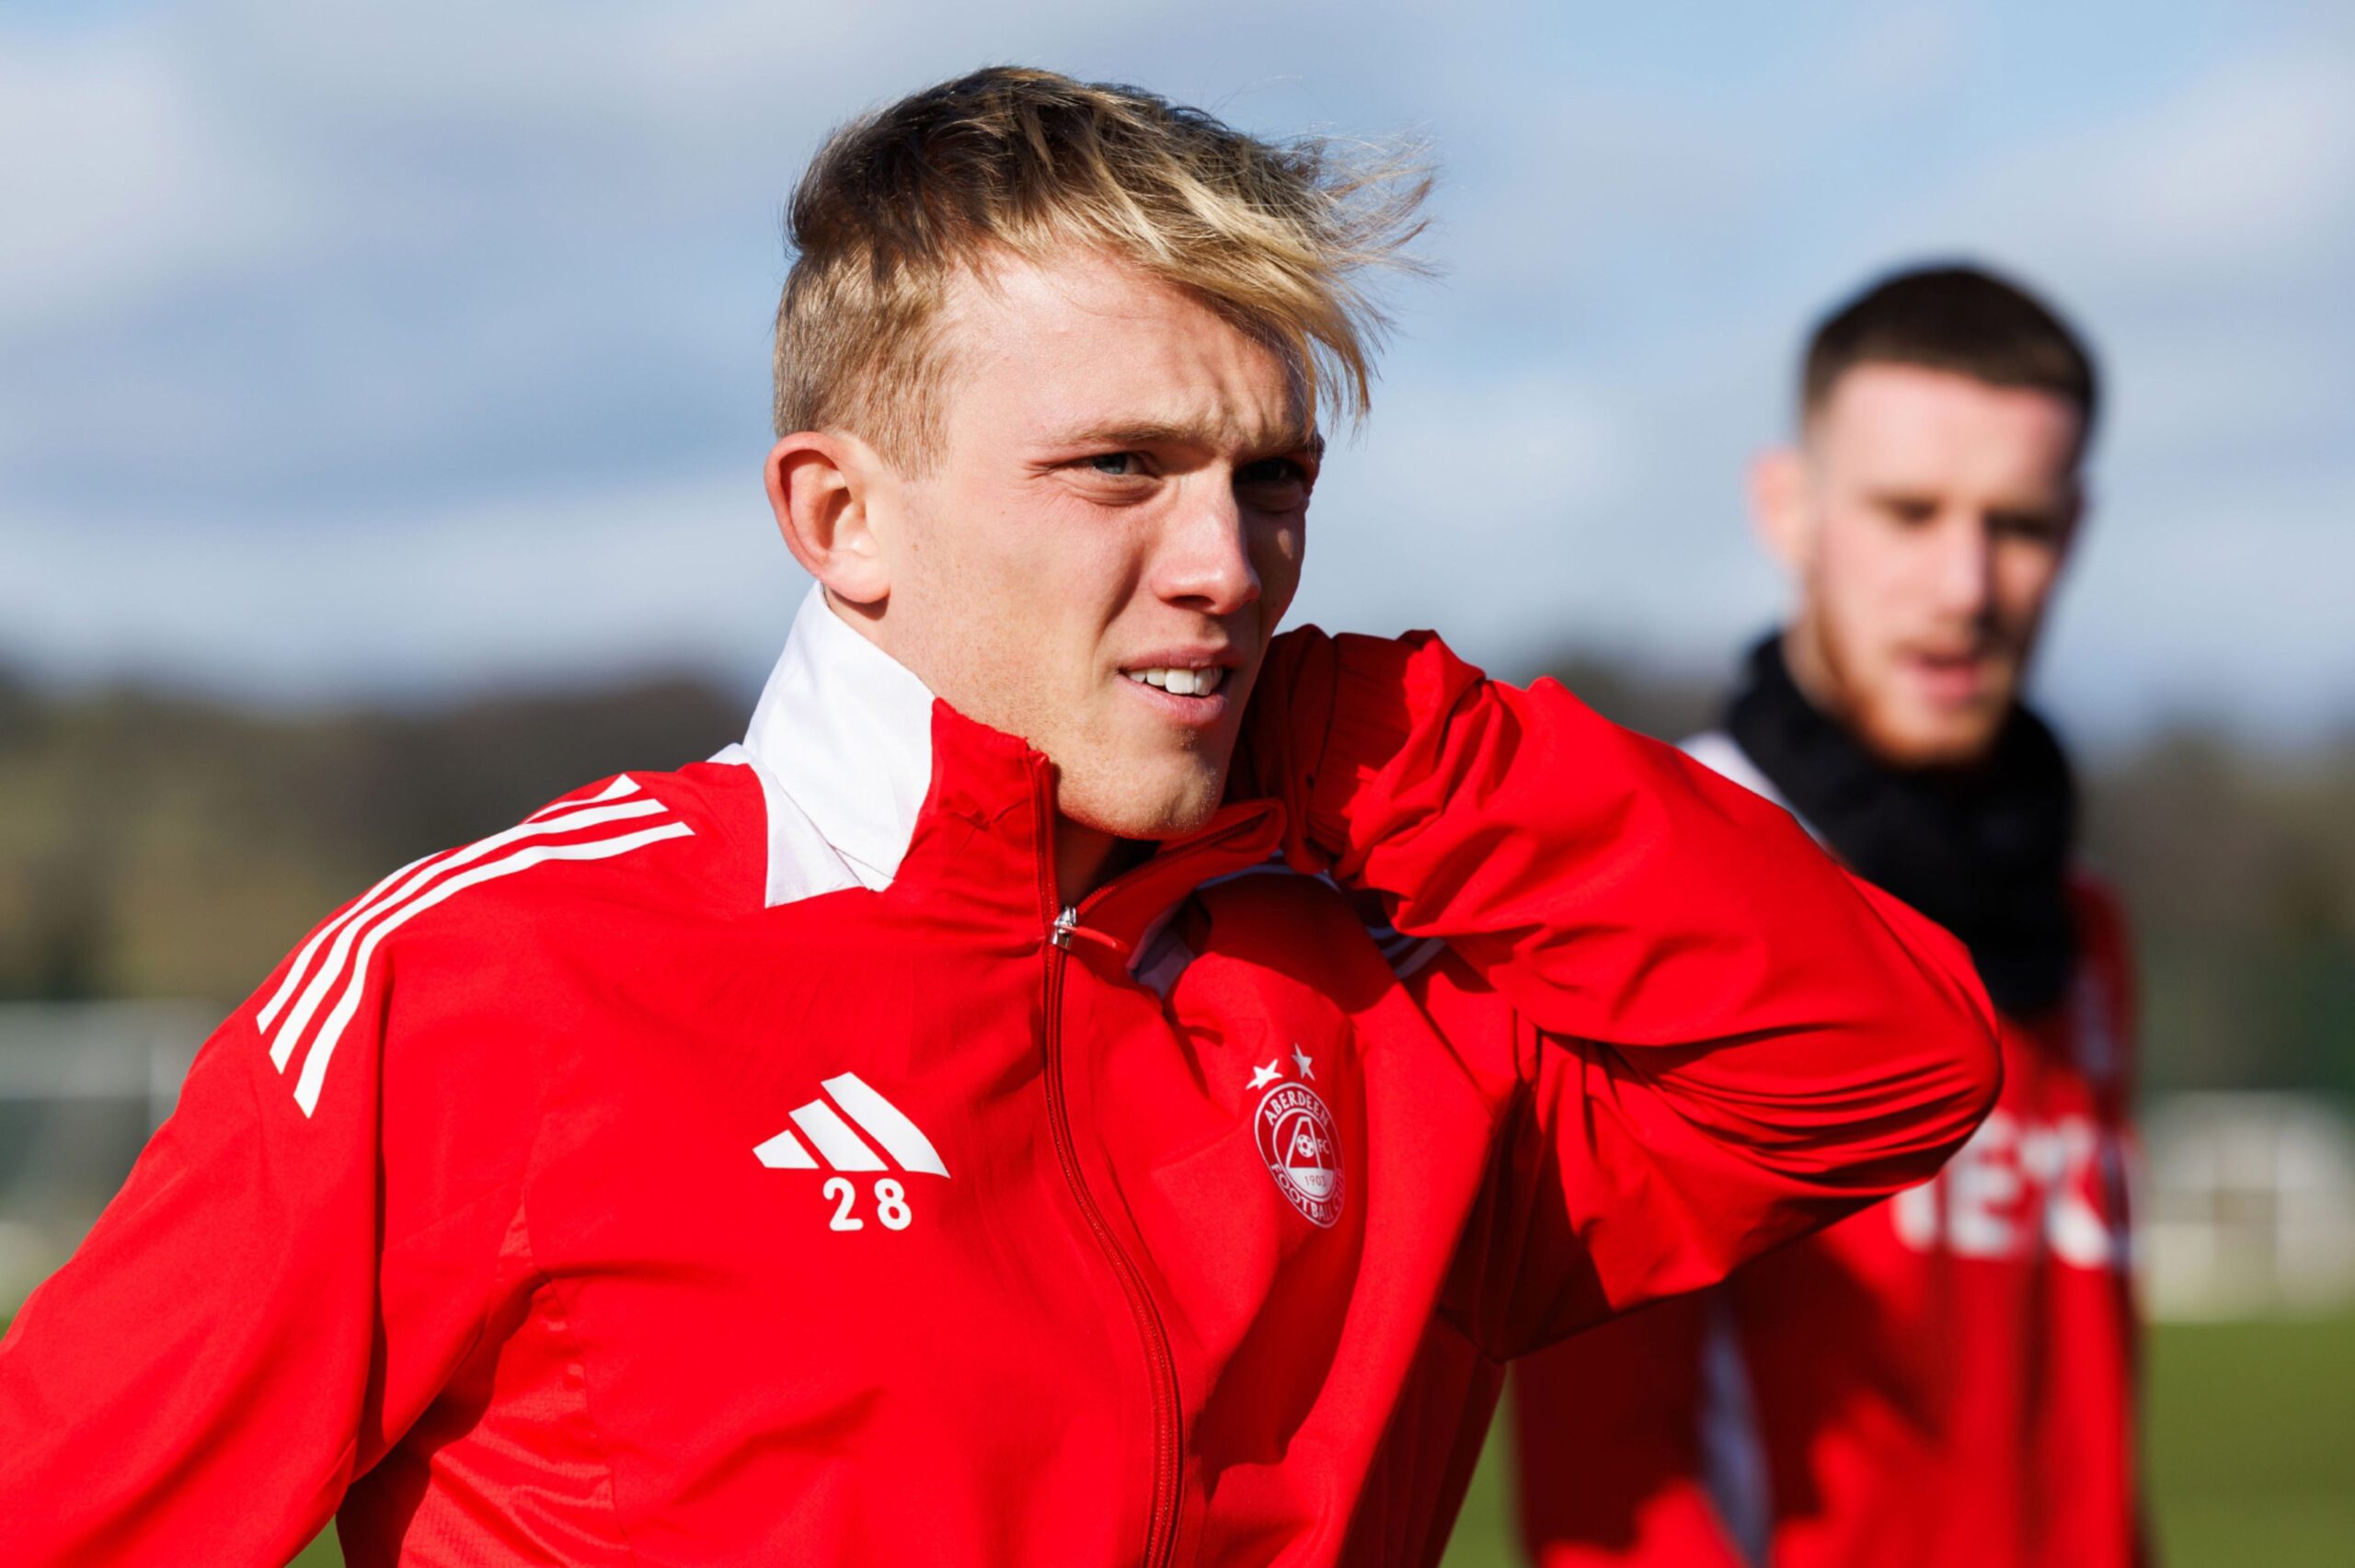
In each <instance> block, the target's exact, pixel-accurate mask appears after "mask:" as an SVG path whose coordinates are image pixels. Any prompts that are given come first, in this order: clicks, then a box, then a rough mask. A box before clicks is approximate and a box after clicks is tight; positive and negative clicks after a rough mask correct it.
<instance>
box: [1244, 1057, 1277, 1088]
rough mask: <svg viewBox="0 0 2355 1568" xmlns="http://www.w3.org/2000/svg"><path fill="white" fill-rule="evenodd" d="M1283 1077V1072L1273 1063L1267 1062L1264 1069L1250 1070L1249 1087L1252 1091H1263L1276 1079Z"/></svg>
mask: <svg viewBox="0 0 2355 1568" xmlns="http://www.w3.org/2000/svg"><path fill="white" fill-rule="evenodd" d="M1283 1075H1284V1070H1283V1069H1282V1068H1281V1067H1279V1066H1277V1065H1276V1064H1275V1063H1274V1062H1269V1064H1268V1065H1267V1066H1265V1067H1255V1068H1253V1069H1252V1070H1251V1087H1252V1088H1254V1089H1265V1088H1266V1087H1267V1086H1268V1085H1269V1084H1270V1083H1273V1082H1275V1081H1276V1080H1277V1079H1279V1078H1281V1077H1282V1076H1283Z"/></svg>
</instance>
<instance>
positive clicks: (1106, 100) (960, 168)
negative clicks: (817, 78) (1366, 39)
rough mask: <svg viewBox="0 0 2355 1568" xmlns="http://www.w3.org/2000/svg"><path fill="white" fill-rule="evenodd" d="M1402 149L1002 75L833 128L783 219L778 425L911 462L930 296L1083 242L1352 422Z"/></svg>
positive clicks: (927, 386)
mask: <svg viewBox="0 0 2355 1568" xmlns="http://www.w3.org/2000/svg"><path fill="white" fill-rule="evenodd" d="M1430 183H1431V180H1430V169H1429V166H1428V165H1427V164H1426V163H1425V162H1424V161H1423V160H1422V159H1421V157H1420V156H1419V154H1418V153H1417V151H1416V150H1415V149H1413V148H1411V147H1387V146H1378V145H1367V144H1357V145H1350V146H1343V145H1341V144H1338V143H1333V142H1329V141H1327V140H1323V139H1320V138H1303V139H1300V140H1296V141H1291V142H1284V143H1271V142H1264V141H1260V140H1258V138H1256V137H1252V136H1247V135H1245V134H1243V133H1242V132H1237V131H1235V130H1231V129H1229V128H1228V127H1227V126H1225V125H1223V124H1222V123H1220V122H1219V121H1218V120H1215V119H1213V118H1212V116H1210V115H1208V114H1205V113H1203V112H1202V111H1201V110H1200V109H1188V108H1186V107H1184V106H1182V105H1177V104H1172V103H1170V102H1168V101H1167V100H1166V99H1163V98H1160V97H1155V96H1154V95H1153V94H1151V93H1147V92H1143V91H1140V90H1139V89H1137V88H1134V87H1124V86H1108V85H1102V84H1091V83H1085V82H1074V81H1073V80H1071V79H1070V78H1068V77H1065V76H1059V75H1056V74H1052V73H1051V72H1046V71H1032V70H1024V69H1019V68H1015V67H999V68H994V69H991V70H986V71H977V72H975V73H973V74H971V75H969V76H961V77H959V78H958V79H957V80H955V81H951V82H944V83H942V84H940V85H939V86H935V87H930V88H927V89H926V90H925V91H923V92H920V93H917V94H914V95H913V96H912V97H906V98H902V99H901V100H900V101H899V102H898V103H895V104H892V105H890V107H888V108H885V109H879V110H877V111H875V112H873V113H871V114H868V115H866V116H864V117H863V118H861V119H858V120H853V121H852V122H850V123H849V124H847V125H844V126H843V127H842V128H840V129H839V130H837V131H835V132H833V135H831V136H829V137H828V138H827V139H826V142H825V144H824V145H823V146H822V147H821V148H820V149H819V151H818V155H817V156H816V157H814V158H813V159H811V160H810V167H809V170H808V172H807V173H805V174H804V175H803V177H802V179H801V182H800V184H799V185H798V187H797V188H796V189H795V190H794V193H793V200H792V202H791V204H790V206H789V208H788V211H787V234H788V237H789V239H790V241H791V243H792V245H793V246H794V248H795V250H796V252H797V253H798V254H797V255H796V257H795V260H794V263H793V270H792V273H791V275H790V276H789V277H788V278H787V280H786V285H785V296H784V298H783V300H782V301H780V302H779V303H778V305H777V315H776V356H775V373H776V402H775V420H776V432H777V434H778V435H780V436H782V435H787V434H789V433H791V432H792V431H795V430H810V429H840V430H846V431H849V432H852V433H854V434H856V435H858V436H859V437H860V438H861V439H863V440H866V441H868V442H870V443H871V444H873V445H874V446H876V447H877V448H878V449H879V451H881V452H884V453H885V454H886V455H887V456H888V457H890V459H891V460H892V461H893V462H895V463H897V464H900V465H901V466H902V467H903V468H908V469H910V470H912V471H914V470H920V469H921V468H922V467H924V466H925V464H927V463H928V462H929V460H930V458H931V456H932V455H933V452H934V451H935V449H936V446H937V443H938V441H939V437H940V424H941V419H940V409H939V406H938V405H939V397H938V391H939V385H940V383H941V380H942V378H943V375H944V373H945V372H946V369H947V365H946V359H947V355H946V349H945V346H944V345H943V344H942V343H941V342H940V341H939V338H940V334H939V332H938V330H937V327H938V323H939V317H940V311H941V305H942V303H943V301H944V300H945V299H946V297H947V295H948V288H949V285H950V284H951V282H952V281H953V280H954V279H955V278H956V277H957V276H958V275H959V274H960V273H963V274H968V275H971V276H975V277H980V276H982V275H983V273H984V269H986V268H987V267H988V266H989V265H990V263H991V262H992V261H993V260H994V259H995V258H1003V257H1007V256H1011V257H1013V258H1019V259H1022V260H1025V261H1029V262H1033V263H1043V262H1046V261H1049V260H1051V259H1052V258H1055V257H1058V256H1063V255H1068V254H1070V253H1071V252H1073V251H1074V250H1086V249H1095V250H1098V251H1101V252H1104V253H1107V254H1109V255H1110V256H1113V257H1116V258H1119V259H1120V260H1122V261H1124V262H1126V263H1128V264H1129V265H1131V266H1133V267H1136V268H1138V269H1141V270H1143V272H1145V273H1146V274H1148V275H1149V276H1152V277H1155V278H1157V279H1160V280H1163V281H1165V282H1167V283H1169V284H1171V285H1174V286H1176V287H1177V288H1179V289H1182V290H1185V291H1186V292H1189V293H1190V294H1192V295H1194V296H1195V297H1197V298H1199V299H1200V300H1202V301H1203V302H1204V303H1207V304H1209V305H1210V306H1211V308H1212V309H1213V310H1215V311H1217V312H1218V313H1219V314H1220V315H1223V316H1224V317H1226V318H1227V319H1228V320H1230V321H1232V322H1234V323H1235V325H1236V326H1238V327H1240V328H1241V329H1243V330H1244V331H1246V332H1248V333H1250V334H1251V335H1252V336H1253V337H1255V338H1258V339H1259V340H1260V341H1262V342H1265V343H1267V344H1268V345H1269V346H1270V347H1271V348H1273V349H1276V350H1277V351H1278V352H1279V353H1281V354H1282V355H1283V356H1284V357H1285V359H1286V360H1287V361H1288V362H1289V363H1290V364H1291V365H1292V368H1293V371H1294V373H1295V374H1297V375H1298V376H1299V377H1300V378H1301V380H1302V383H1303V391H1304V394H1305V395H1306V397H1307V399H1309V400H1310V402H1311V403H1312V405H1322V406H1325V407H1327V408H1328V409H1330V410H1331V411H1332V412H1333V414H1334V415H1335V416H1336V417H1337V418H1338V417H1341V416H1347V417H1349V418H1359V417H1361V416H1362V414H1363V412H1364V410H1365V408H1366V406H1367V405H1368V403H1369V402H1370V400H1371V395H1372V390H1373V388H1372V383H1373V356H1374V352H1375V350H1376V349H1378V347H1379V346H1380V343H1381V340H1382V338H1383V337H1384V334H1385V332H1386V331H1387V329H1388V327H1389V325H1390V323H1389V318H1388V317H1387V315H1385V314H1384V311H1383V310H1382V308H1381V306H1380V304H1379V303H1378V301H1377V300H1376V299H1375V298H1374V297H1373V294H1372V293H1371V292H1368V290H1367V288H1366V286H1365V280H1366V278H1367V276H1368V274H1369V273H1371V272H1375V271H1379V270H1381V269H1405V270H1409V271H1419V270H1422V269H1423V268H1422V264H1421V263H1420V262H1419V261H1418V260H1416V259H1414V258H1410V257H1408V256H1407V254H1406V253H1405V251H1404V249H1403V248H1402V247H1403V246H1405V245H1406V244H1407V242H1408V241H1409V240H1411V239H1413V238H1414V236H1415V235H1417V234H1419V233H1420V232H1421V230H1422V227H1423V220H1422V219H1421V218H1420V217H1419V215H1418V214H1419V208H1420V207H1421V204H1422V201H1423V198H1424V197H1425V195H1426V194H1427V193H1428V192H1429V190H1430Z"/></svg>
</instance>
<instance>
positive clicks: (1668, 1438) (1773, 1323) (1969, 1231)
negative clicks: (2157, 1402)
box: [1514, 735, 2147, 1568]
mask: <svg viewBox="0 0 2355 1568" xmlns="http://www.w3.org/2000/svg"><path fill="white" fill-rule="evenodd" d="M1694 755H1695V756H1698V757H1701V758H1702V759H1703V760H1705V761H1710V762H1712V763H1714V764H1715V765H1717V766H1718V767H1720V768H1722V769H1723V770H1724V771H1725V772H1726V773H1727V774H1728V776H1729V777H1732V778H1734V779H1737V780H1740V781H1741V782H1743V783H1746V784H1752V786H1753V787H1755V788H1757V789H1758V790H1759V791H1760V793H1762V794H1768V795H1770V798H1771V793H1770V792H1771V786H1770V785H1768V784H1767V783H1766V781H1765V780H1764V778H1763V776H1761V775H1760V774H1759V773H1758V772H1757V770H1756V768H1755V767H1754V766H1752V765H1751V764H1750V762H1749V761H1748V759H1747V758H1746V757H1744V756H1743V755H1742V754H1741V752H1740V750H1738V749H1736V748H1735V747H1734V745H1733V743H1732V742H1731V741H1730V740H1729V739H1728V738H1724V737H1722V736H1714V735H1713V736H1708V737H1704V738H1702V739H1701V740H1700V741H1697V742H1695V744H1694ZM2072 898H2073V900H2074V904H2075V908H2076V911H2077V928H2078V933H2079V953H2080V958H2079V964H2078V969H2077V974H2076V977H2075V980H2074V989H2073V990H2072V992H2071V994H2070V996H2069V997H2068V999H2067V1000H2066V1001H2064V1002H2062V1004H2061V1005H2059V1006H2057V1007H2054V1008H2052V1009H2051V1010H2050V1011H2049V1012H2047V1013H2044V1014H2042V1015H2040V1016H2038V1017H2034V1018H2010V1017H2006V1018H2004V1019H2003V1020H2002V1021H2001V1022H2002V1041H2003V1051H2004V1090H2003V1095H2002V1098H2001V1099H1999V1100H1998V1101H1997V1103H1996V1107H1995V1111H1994V1113H1993V1115H1992V1116H1989V1117H1988V1118H1987V1120H1986V1121H1985V1123H1984V1124H1982V1126H1981V1127H1980V1129H1979V1131H1978V1132H1977V1133H1976V1134H1975V1135H1973V1137H1972V1138H1971V1139H1970V1142H1969V1143H1967V1144H1966V1145H1964V1146H1963V1149H1962V1151H1961V1152H1960V1153H1959V1154H1958V1155H1956V1156H1955V1158H1954V1160H1953V1161H1952V1162H1950V1163H1948V1164H1947V1167H1946V1169H1945V1170H1943V1171H1942V1172H1940V1173H1938V1176H1937V1178H1936V1180H1935V1181H1933V1182H1930V1183H1927V1184H1925V1185H1921V1186H1917V1187H1913V1188H1912V1189H1910V1190H1908V1191H1906V1192H1903V1193H1901V1194H1899V1195H1898V1196H1896V1197H1894V1198H1892V1199H1890V1201H1889V1202H1887V1203H1884V1204H1881V1205H1878V1207H1874V1208H1871V1209H1869V1210H1867V1211H1866V1212H1865V1213H1862V1214H1859V1215H1856V1216H1855V1217H1854V1218H1853V1219H1846V1220H1844V1221H1842V1222H1841V1223H1840V1224H1838V1225H1835V1226H1833V1227H1832V1229H1830V1230H1826V1231H1824V1232H1822V1233H1821V1235H1817V1236H1812V1237H1809V1238H1807V1239H1806V1240H1804V1241H1801V1242H1796V1243H1794V1244H1793V1245H1791V1246H1789V1247H1786V1248H1784V1249H1783V1250H1781V1251H1780V1252H1777V1253H1775V1254H1774V1255H1773V1256H1772V1257H1768V1258H1763V1259H1761V1260H1760V1261H1759V1262H1757V1263H1754V1264H1752V1265H1748V1266H1747V1267H1745V1268H1743V1269H1742V1270H1741V1271H1740V1273H1739V1274H1737V1275H1736V1276H1734V1277H1733V1278H1732V1279H1730V1280H1729V1281H1727V1282H1726V1284H1725V1285H1723V1286H1721V1287H1719V1288H1716V1289H1714V1290H1709V1291H1706V1292H1703V1293H1701V1294H1700V1295H1697V1296H1693V1297H1686V1298H1683V1299H1678V1300H1674V1301H1668V1302H1663V1303H1661V1304H1660V1305H1658V1306H1655V1307H1648V1308H1647V1309H1645V1310H1642V1311H1640V1312H1636V1313H1632V1314H1630V1315H1629V1316H1627V1317H1626V1318H1625V1319H1622V1320H1620V1321H1618V1322H1613V1323H1610V1324H1608V1325H1606V1326H1604V1327H1603V1328H1600V1329H1597V1330H1596V1331H1594V1332H1593V1333H1588V1334H1583V1335H1581V1336H1580V1337H1579V1338H1578V1339H1577V1340H1575V1341H1573V1342H1571V1343H1570V1344H1568V1345H1561V1346H1559V1347H1557V1348H1556V1349H1553V1350H1549V1351H1547V1352H1546V1353H1545V1355H1543V1356H1536V1357H1534V1358H1533V1359H1531V1360H1529V1361H1527V1362H1524V1363H1523V1364H1522V1366H1520V1367H1519V1368H1515V1371H1514V1425H1515V1430H1516V1436H1517V1437H1518V1439H1519V1448H1520V1455H1521V1470H1522V1488H1521V1497H1522V1533H1523V1537H1524V1539H1525V1541H1526V1544H1527V1546H1528V1548H1529V1551H1530V1554H1531V1556H1532V1557H1533V1559H1534V1560H1535V1561H1536V1562H1538V1563H1539V1564H1540V1565H1541V1568H1593V1565H1600V1564H1614V1565H1639V1568H1735V1565H1736V1564H1753V1565H1754V1564H1771V1565H1772V1568H1880V1565H1884V1564H1886V1565H1888V1568H1946V1565H1949V1564H1951V1565H1954V1568H1966V1565H1967V1568H2035V1565H2044V1564H2049V1565H2051V1568H2125V1565H2127V1564H2131V1563H2135V1562H2142V1561H2143V1560H2144V1559H2145V1557H2146V1555H2147V1553H2146V1551H2145V1547H2146V1538H2145V1534H2144V1529H2143V1515H2142V1504H2141V1500H2140V1497H2139V1494H2138V1489H2137V1486H2136V1482H2135V1472H2136V1464H2135V1456H2136V1437H2135V1433H2136V1425H2137V1424H2136V1408H2137V1405H2138V1402H2139V1401H2138V1397H2137V1393H2138V1387H2139V1378H2138V1369H2137V1361H2138V1345H2139V1330H2138V1326H2137V1325H2138V1319H2137V1315H2136V1312H2135V1308H2134V1300H2133V1291H2132V1280H2131V1275H2130V1265H2131V1246H2130V1242H2129V1230H2128V1210H2127V1201H2126V1195H2127V1180H2126V1165H2127V1163H2128V1161H2129V1158H2130V1150H2131V1127H2130V1123H2129V1112H2130V1101H2131V1093H2130V1087H2131V1086H2130V1083H2129V1074H2128V1067H2129V1063H2130V1056H2129V1050H2130V1044H2131V1039H2132V1037H2133V1001H2132V984H2131V976H2130V973H2129V967H2128V962H2127V948H2126V939H2125V931H2124V926H2123V923H2122V921H2120V919H2119V913H2118V910H2117V906H2116V904H2115V903H2114V902H2113V900H2112V899H2111V898H2110V897H2109V896H2108V893H2107V891H2106V890H2104V889H2103V888H2101V887H2099V886H2097V884H2095V883H2093V882H2092V881H2090V880H2087V879H2084V878H2080V879H2079V881H2078V882H2077V884H2076V886H2075V887H2074V888H2073V891H2072Z"/></svg>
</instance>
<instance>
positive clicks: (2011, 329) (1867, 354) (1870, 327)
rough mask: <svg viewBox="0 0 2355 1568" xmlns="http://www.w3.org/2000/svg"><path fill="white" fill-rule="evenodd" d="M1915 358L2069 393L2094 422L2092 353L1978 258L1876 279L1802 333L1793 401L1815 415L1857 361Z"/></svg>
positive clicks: (1988, 379)
mask: <svg viewBox="0 0 2355 1568" xmlns="http://www.w3.org/2000/svg"><path fill="white" fill-rule="evenodd" d="M1877 364H1882V365H1921V366H1924V367H1925V368H1927V369H1930V370H1939V371H1952V372H1956V373H1957V374H1959V375H1966V376H1969V377H1970V378H1971V379H1972V380H1973V381H1983V382H1985V383H1988V384H1989V385H1990V386H2018V387H2029V388H2033V389H2034V390H2036V391H2039V392H2049V393H2051V394H2052V395H2055V396H2057V397H2062V398H2066V399H2067V400H2068V401H2069V402H2071V403H2074V404H2075V405H2076V406H2077V410H2078V412H2079V413H2080V414H2082V415H2083V416H2084V417H2085V432H2086V434H2087V435H2090V434H2091V433H2092V431H2093V423H2094V407H2095V375H2094V361H2093V355H2092V354H2091V353H2090V352H2089V351H2088V350H2087V349H2086V348H2085V342H2084V340H2083V339H2081V338H2079V337H2078V336H2077V335H2076V334H2075V333H2074V332H2073V331H2071V330H2070V328H2069V326H2068V324H2067V323H2066V322H2064V321H2062V319H2061V318H2060V316H2058V315H2055V314H2053V312H2052V311H2051V309H2050V308H2048V307H2047V306H2046V305H2045V304H2044V303H2043V302H2042V301H2040V300H2039V299H2038V298H2037V297H2036V296H2035V295H2033V294H2031V293H2029V292H2028V291H2027V290H2026V289H2023V288H2021V287H2020V286H2019V285H2018V284H2016V283H2014V282H2010V281H2008V280H2005V279H2003V278H1999V277H1997V276H1995V275H1994V274H1993V273H1992V272H1988V271H1985V270H1983V269H1980V268H1977V267H1967V266H1954V267H1920V268H1913V269H1909V270H1907V271H1903V272H1898V273H1894V274H1892V275H1891V276H1890V277H1887V278H1884V279H1882V280H1880V281H1879V282H1878V283H1875V284H1874V285H1872V287H1870V288H1868V289H1867V290H1866V291H1865V292H1863V293H1861V294H1859V295H1857V296H1856V297H1855V299H1853V300H1850V301H1849V302H1848V303H1846V304H1844V305H1842V306H1841V307H1840V308H1839V309H1838V310H1836V311H1834V312H1833V313H1832V315H1829V316H1827V317H1825V318H1824V320H1823V322H1822V323H1821V325H1820V326H1817V327H1816V329H1815V334H1814V336H1813V337H1811V338H1809V339H1808V345H1807V364H1806V369H1805V371H1804V372H1802V375H1801V378H1800V383H1799V408H1800V412H1801V413H1802V414H1803V415H1804V414H1812V413H1814V412H1815V411H1816V410H1817V409H1818V408H1821V406H1823V401H1824V399H1825V398H1827V397H1829V396H1830V395H1831V394H1832V383H1834V382H1837V381H1838V380H1839V379H1840V378H1841V377H1842V376H1844V375H1845V374H1846V373H1847V372H1850V371H1852V370H1854V369H1855V368H1856V367H1857V366H1858V365H1877Z"/></svg>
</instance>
